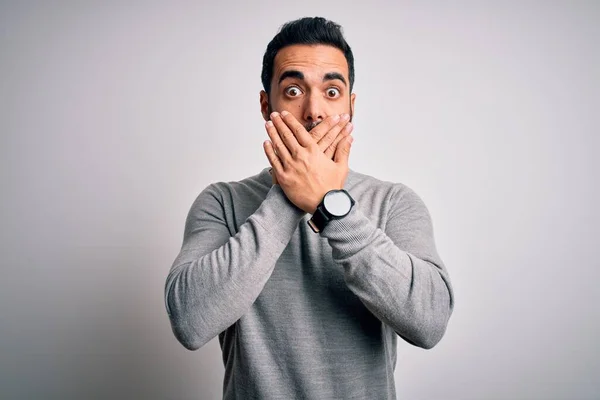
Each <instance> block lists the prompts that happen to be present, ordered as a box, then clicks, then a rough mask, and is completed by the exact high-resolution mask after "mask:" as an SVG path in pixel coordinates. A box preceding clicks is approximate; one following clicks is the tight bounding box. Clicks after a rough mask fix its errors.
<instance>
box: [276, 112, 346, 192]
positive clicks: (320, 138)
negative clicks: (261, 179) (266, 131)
mask: <svg viewBox="0 0 600 400" xmlns="http://www.w3.org/2000/svg"><path fill="white" fill-rule="evenodd" d="M336 117H337V118H336ZM353 129H354V125H352V122H350V116H349V115H348V114H342V115H341V116H336V115H332V116H329V117H327V118H326V119H325V120H324V121H323V122H321V123H320V124H319V125H317V126H315V127H314V128H313V129H311V131H310V132H309V133H310V135H311V136H312V137H313V138H314V139H315V140H316V141H317V144H318V145H319V148H320V149H321V151H322V152H324V153H325V155H326V156H327V157H329V158H331V159H333V155H334V154H335V150H336V149H337V145H338V144H339V143H340V141H341V140H342V139H344V138H345V137H346V136H348V135H350V134H351V133H352V130H353ZM269 172H271V171H270V170H269ZM271 177H272V178H273V185H277V184H278V183H277V178H276V177H275V174H271Z"/></svg>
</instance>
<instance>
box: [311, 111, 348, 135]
mask: <svg viewBox="0 0 600 400" xmlns="http://www.w3.org/2000/svg"><path fill="white" fill-rule="evenodd" d="M340 119H341V118H340V116H339V115H337V114H336V115H330V116H329V117H327V118H325V120H324V121H323V122H321V123H320V124H319V125H317V126H315V127H314V128H313V129H312V130H311V131H310V134H311V136H312V137H313V138H314V140H316V141H317V142H318V141H319V140H321V138H322V137H323V136H325V134H326V133H327V132H329V130H330V129H331V128H333V127H334V126H336V125H337V124H338V123H339V122H340Z"/></svg>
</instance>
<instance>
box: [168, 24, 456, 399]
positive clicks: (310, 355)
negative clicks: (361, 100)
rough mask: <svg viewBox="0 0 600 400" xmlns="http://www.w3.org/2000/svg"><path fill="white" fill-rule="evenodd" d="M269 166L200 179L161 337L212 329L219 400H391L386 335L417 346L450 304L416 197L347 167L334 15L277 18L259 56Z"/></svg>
mask: <svg viewBox="0 0 600 400" xmlns="http://www.w3.org/2000/svg"><path fill="white" fill-rule="evenodd" d="M262 81H263V86H264V91H262V92H261V94H260V104H261V111H262V114H263V117H264V119H265V120H266V121H267V122H266V125H265V128H266V131H267V134H268V137H269V140H268V141H266V142H265V143H264V152H265V154H266V157H267V159H268V161H269V164H270V165H271V167H270V168H265V169H264V170H263V171H262V172H260V173H259V174H257V175H255V176H252V177H249V178H246V179H244V180H242V181H240V182H229V183H224V182H220V183H215V184H212V185H209V186H208V187H207V188H206V189H205V190H203V191H202V193H201V194H200V195H199V196H198V198H197V199H196V201H195V202H194V204H193V205H192V207H191V210H190V213H189V215H188V218H187V221H186V226H185V235H184V241H183V246H182V248H181V251H180V253H179V255H178V257H177V258H176V260H175V261H174V263H173V266H172V268H171V271H170V273H169V275H168V277H167V282H166V287H165V299H166V307H167V311H168V314H169V318H170V320H171V324H172V327H173V332H174V334H175V336H176V337H177V339H178V340H179V341H180V342H181V343H182V344H183V345H184V346H185V347H186V348H188V349H192V350H194V349H198V348H199V347H201V346H203V345H204V344H205V343H207V342H208V341H209V340H211V339H212V338H214V337H215V336H217V335H218V336H219V341H220V344H221V348H222V351H223V361H224V364H225V382H224V387H223V397H224V398H225V399H394V398H395V396H396V395H395V385H394V368H395V364H396V340H397V336H398V335H399V336H400V337H402V338H403V339H404V340H406V341H407V342H409V343H411V344H413V345H415V346H419V347H423V348H431V347H433V346H434V345H435V344H436V343H437V342H438V341H439V340H440V339H441V338H442V336H443V334H444V332H445V330H446V326H447V323H448V319H449V318H450V315H451V313H452V308H453V294H452V288H451V285H450V281H449V278H448V273H447V271H446V268H445V267H444V264H443V263H442V261H441V260H440V257H439V256H438V254H437V252H436V248H435V244H434V238H433V231H432V223H431V219H430V216H429V213H428V211H427V209H426V207H425V205H424V204H423V202H422V201H421V199H420V198H419V197H418V196H417V195H416V194H415V193H414V192H413V191H412V190H411V189H409V188H408V187H406V186H404V185H402V184H399V183H388V182H383V181H379V180H377V179H375V178H373V177H370V176H367V175H363V174H360V173H358V172H355V171H352V170H349V168H348V158H349V153H350V147H351V142H352V140H351V134H350V133H351V130H352V124H351V122H350V121H351V119H352V115H353V113H354V100H355V94H353V93H352V85H353V83H354V60H353V55H352V51H351V49H350V47H349V46H348V44H347V43H346V41H345V40H344V38H343V35H342V32H341V28H340V26H339V25H337V24H335V23H333V22H331V21H327V20H325V19H323V18H303V19H300V20H297V21H293V22H290V23H288V24H286V25H284V26H283V28H282V29H281V31H280V32H279V33H278V34H277V35H276V36H275V37H274V38H273V40H272V41H271V43H270V44H269V45H268V47H267V50H266V52H265V55H264V60H263V73H262Z"/></svg>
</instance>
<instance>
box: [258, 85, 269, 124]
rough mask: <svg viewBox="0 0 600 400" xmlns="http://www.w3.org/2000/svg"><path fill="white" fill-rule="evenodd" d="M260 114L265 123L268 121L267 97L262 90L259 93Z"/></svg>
mask: <svg viewBox="0 0 600 400" xmlns="http://www.w3.org/2000/svg"><path fill="white" fill-rule="evenodd" d="M260 113H261V114H262V116H263V118H264V119H265V121H268V120H269V118H270V117H269V95H268V94H267V92H265V91H264V90H261V91H260Z"/></svg>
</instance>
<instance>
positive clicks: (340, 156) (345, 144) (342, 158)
mask: <svg viewBox="0 0 600 400" xmlns="http://www.w3.org/2000/svg"><path fill="white" fill-rule="evenodd" d="M353 141H354V138H353V137H352V136H350V135H348V136H346V137H345V138H344V140H342V142H340V144H339V145H338V147H337V149H336V150H335V154H334V156H333V160H334V161H335V163H336V164H340V163H343V164H348V158H349V157H350V147H351V146H352V142H353Z"/></svg>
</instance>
